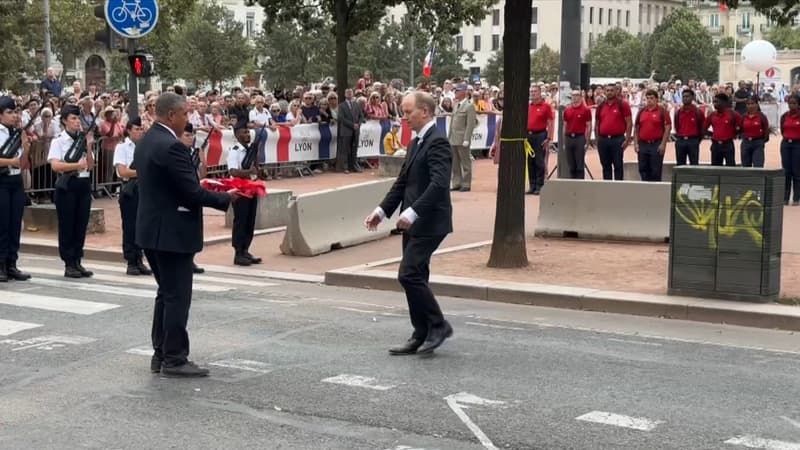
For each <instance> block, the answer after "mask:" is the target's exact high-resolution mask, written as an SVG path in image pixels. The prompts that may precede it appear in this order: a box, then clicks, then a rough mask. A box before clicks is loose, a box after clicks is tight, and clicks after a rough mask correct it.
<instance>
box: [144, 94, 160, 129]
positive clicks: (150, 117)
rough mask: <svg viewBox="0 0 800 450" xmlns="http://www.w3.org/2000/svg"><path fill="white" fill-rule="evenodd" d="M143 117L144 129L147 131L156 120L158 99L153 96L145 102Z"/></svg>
mask: <svg viewBox="0 0 800 450" xmlns="http://www.w3.org/2000/svg"><path fill="white" fill-rule="evenodd" d="M141 119H142V129H143V130H144V132H145V133H147V130H149V129H150V127H151V126H153V123H155V121H156V99H154V98H151V99H148V100H147V101H146V102H145V103H144V112H143V113H142V115H141Z"/></svg>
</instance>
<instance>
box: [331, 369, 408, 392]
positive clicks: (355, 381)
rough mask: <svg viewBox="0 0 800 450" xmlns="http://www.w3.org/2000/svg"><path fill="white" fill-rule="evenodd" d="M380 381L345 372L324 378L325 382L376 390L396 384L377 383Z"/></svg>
mask: <svg viewBox="0 0 800 450" xmlns="http://www.w3.org/2000/svg"><path fill="white" fill-rule="evenodd" d="M376 381H378V380H376V379H375V378H372V377H363V376H361V375H348V374H346V373H343V374H341V375H336V376H335V377H330V378H325V379H324V380H322V382H323V383H333V384H343V385H345V386H353V387H360V388H366V389H373V390H376V391H388V390H389V389H392V388H394V387H397V386H396V385H380V384H375V382H376Z"/></svg>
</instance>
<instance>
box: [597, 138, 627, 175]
mask: <svg viewBox="0 0 800 450" xmlns="http://www.w3.org/2000/svg"><path fill="white" fill-rule="evenodd" d="M623 143H625V136H622V135H619V136H600V137H598V138H597V154H598V156H600V164H601V165H602V166H603V179H604V180H612V179H613V180H622V179H623V178H624V170H623V167H622V158H623V152H624V150H625V149H623V148H622V144H623ZM612 175H613V178H612Z"/></svg>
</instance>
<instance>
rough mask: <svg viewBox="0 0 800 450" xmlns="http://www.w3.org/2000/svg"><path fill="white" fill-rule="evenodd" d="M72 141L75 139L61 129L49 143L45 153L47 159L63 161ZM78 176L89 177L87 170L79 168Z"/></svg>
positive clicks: (49, 160)
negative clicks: (48, 148) (48, 149)
mask: <svg viewBox="0 0 800 450" xmlns="http://www.w3.org/2000/svg"><path fill="white" fill-rule="evenodd" d="M73 142H75V141H74V140H73V139H72V137H71V136H70V135H69V134H68V133H67V132H66V131H62V132H61V134H59V135H58V137H56V138H55V139H53V141H52V142H51V143H50V152H49V153H48V154H47V161H48V162H53V161H64V157H65V156H66V154H67V152H68V151H69V148H70V147H72V143H73ZM78 178H89V170H88V169H87V170H81V171H80V172H78Z"/></svg>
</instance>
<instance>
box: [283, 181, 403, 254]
mask: <svg viewBox="0 0 800 450" xmlns="http://www.w3.org/2000/svg"><path fill="white" fill-rule="evenodd" d="M393 183H394V180H392V179H386V180H379V181H370V182H367V183H360V184H354V185H350V186H345V187H341V188H336V189H328V190H324V191H319V192H312V193H310V194H302V195H298V196H297V197H295V198H294V199H293V200H292V201H291V202H290V203H289V223H288V224H287V225H286V234H285V235H284V238H283V242H282V243H281V252H282V253H283V254H285V255H294V256H315V255H319V254H322V253H327V252H330V251H331V250H336V249H339V248H344V247H352V246H354V245H358V244H361V243H364V242H369V241H374V240H377V239H381V238H384V237H386V236H389V231H390V230H391V229H392V228H394V226H395V221H394V220H391V218H390V219H387V220H384V221H383V223H381V225H380V227H378V231H368V230H367V229H366V228H364V218H365V217H367V215H368V214H369V213H370V212H372V210H374V209H375V207H376V206H378V203H380V201H381V200H383V197H384V196H385V195H386V193H387V192H388V191H389V188H391V186H392V184H393Z"/></svg>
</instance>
